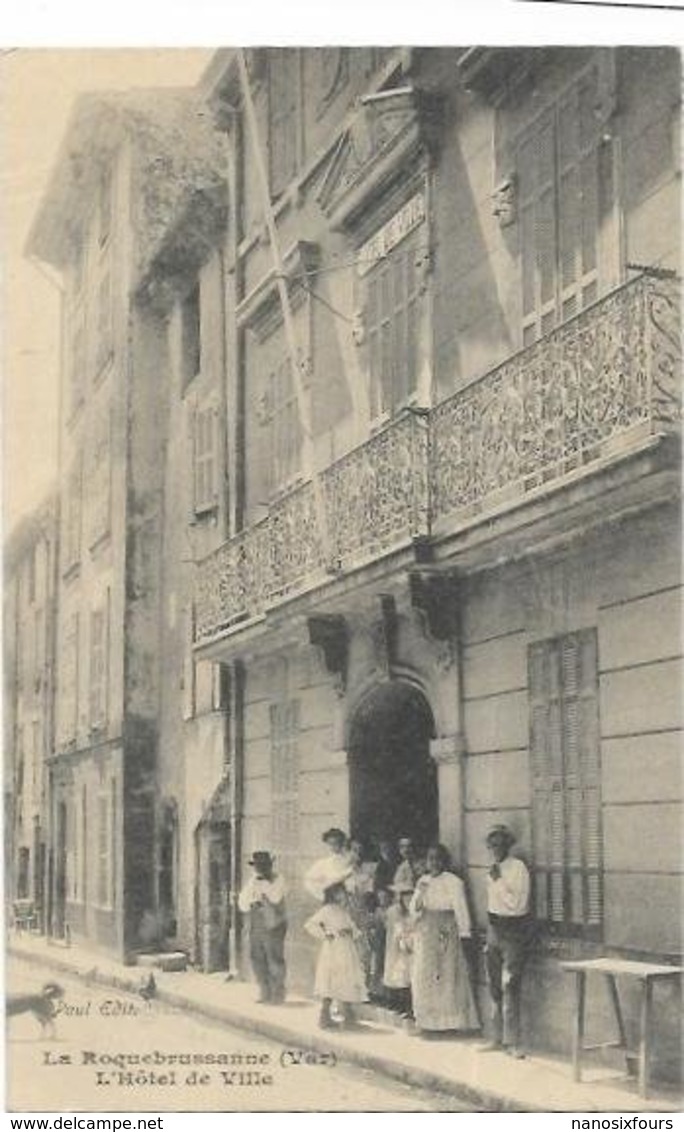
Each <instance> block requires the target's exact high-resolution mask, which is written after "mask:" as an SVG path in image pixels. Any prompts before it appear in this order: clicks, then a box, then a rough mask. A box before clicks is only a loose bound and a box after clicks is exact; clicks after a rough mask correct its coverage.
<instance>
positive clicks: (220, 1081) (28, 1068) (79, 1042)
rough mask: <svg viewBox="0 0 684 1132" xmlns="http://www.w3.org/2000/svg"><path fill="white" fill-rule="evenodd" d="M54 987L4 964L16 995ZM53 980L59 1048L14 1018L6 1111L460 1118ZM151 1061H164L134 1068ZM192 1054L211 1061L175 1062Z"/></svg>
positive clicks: (223, 1030)
mask: <svg viewBox="0 0 684 1132" xmlns="http://www.w3.org/2000/svg"><path fill="white" fill-rule="evenodd" d="M54 980H55V975H54V973H53V972H50V971H49V970H48V969H47V968H45V969H41V968H39V967H37V966H36V965H35V964H33V963H31V964H28V963H25V962H23V961H21V960H18V959H16V958H11V959H9V960H8V964H7V970H6V981H7V986H8V989H9V990H10V991H11V992H13V993H24V992H30V991H33V990H39V989H40V987H41V986H42V985H43V983H45V982H49V981H54ZM56 981H57V982H59V983H60V984H61V986H62V987H63V988H64V990H65V997H64V999H63V1000H62V1009H61V1013H60V1015H59V1016H58V1018H57V1024H56V1031H57V1032H56V1037H55V1038H54V1039H50V1038H49V1037H43V1036H41V1031H40V1026H39V1025H38V1023H37V1022H36V1020H35V1019H34V1018H33V1017H30V1016H27V1015H21V1016H19V1017H13V1018H11V1019H10V1020H9V1026H8V1039H7V1062H8V1065H7V1092H8V1099H7V1105H8V1108H9V1109H10V1110H12V1111H14V1112H36V1111H40V1110H41V1109H42V1110H46V1111H65V1112H68V1111H86V1112H87V1111H91V1112H93V1111H94V1112H106V1111H114V1112H117V1111H120V1112H123V1111H127V1110H128V1111H142V1112H147V1111H150V1112H156V1111H158V1112H164V1111H167V1112H169V1111H170V1112H176V1111H191V1110H195V1111H202V1110H205V1111H226V1112H230V1111H235V1110H246V1111H258V1110H262V1111H293V1110H295V1111H296V1110H313V1111H328V1112H330V1111H342V1112H344V1111H353V1112H364V1111H365V1112H379V1111H380V1112H444V1111H446V1112H454V1111H464V1109H463V1106H462V1105H459V1103H458V1102H457V1101H456V1100H454V1099H453V1098H451V1097H445V1096H436V1095H435V1094H433V1093H429V1092H427V1091H425V1090H421V1089H416V1088H413V1087H410V1086H408V1085H402V1084H401V1083H399V1082H396V1081H390V1080H389V1079H386V1078H382V1077H380V1076H378V1075H377V1074H375V1073H373V1072H372V1071H370V1070H364V1069H360V1068H351V1067H348V1066H331V1065H329V1064H314V1065H306V1064H301V1063H299V1061H300V1058H301V1057H302V1056H303V1054H304V1051H303V1050H297V1049H296V1048H290V1047H287V1048H286V1047H284V1046H282V1045H278V1044H277V1043H275V1042H272V1041H269V1040H268V1039H266V1038H261V1037H259V1038H256V1039H255V1040H252V1039H250V1038H248V1037H247V1035H246V1034H245V1033H244V1032H241V1031H238V1030H234V1029H230V1028H228V1027H227V1026H225V1025H221V1024H219V1023H214V1022H210V1021H206V1020H204V1019H201V1020H200V1019H197V1018H194V1017H188V1016H187V1015H184V1014H181V1013H180V1012H179V1011H176V1010H173V1009H172V1008H170V1007H168V1006H165V1005H164V1004H162V1003H145V1002H144V1001H143V1000H142V999H141V998H139V997H136V996H134V995H131V994H126V993H123V992H119V991H108V990H105V989H103V988H102V987H94V986H93V987H88V986H87V985H86V984H84V983H83V982H82V981H81V980H78V979H72V978H70V977H68V976H65V975H58V976H57V977H56ZM155 1051H157V1053H155ZM145 1054H148V1055H149V1054H152V1055H154V1057H155V1061H159V1062H160V1063H159V1064H153V1065H150V1064H142V1065H140V1064H134V1063H132V1062H131V1060H130V1059H131V1058H134V1057H135V1056H136V1055H137V1056H141V1055H145ZM157 1054H158V1055H162V1056H161V1057H158V1056H157ZM193 1054H196V1055H200V1059H201V1061H203V1062H204V1063H203V1064H202V1063H200V1059H195V1061H194V1063H192V1064H178V1063H170V1061H169V1059H170V1057H171V1056H174V1055H175V1056H176V1058H178V1057H179V1055H193ZM219 1056H222V1059H223V1063H220V1064H219V1063H218V1059H219ZM313 1056H314V1057H316V1056H318V1057H319V1058H320V1057H321V1056H324V1055H313ZM210 1057H213V1064H209V1063H208V1060H209V1058H210ZM228 1062H231V1063H230V1064H229V1063H228ZM295 1063H297V1064H295ZM152 1078H154V1081H153V1080H152ZM155 1082H156V1083H155Z"/></svg>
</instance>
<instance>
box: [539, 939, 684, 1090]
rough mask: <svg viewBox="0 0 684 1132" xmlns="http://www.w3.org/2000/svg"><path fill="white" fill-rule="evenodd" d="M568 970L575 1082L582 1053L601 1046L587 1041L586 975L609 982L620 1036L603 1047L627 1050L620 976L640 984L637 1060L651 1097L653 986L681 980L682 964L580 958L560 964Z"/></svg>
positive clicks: (640, 1080)
mask: <svg viewBox="0 0 684 1132" xmlns="http://www.w3.org/2000/svg"><path fill="white" fill-rule="evenodd" d="M561 967H563V968H564V970H566V971H574V973H575V1017H574V1025H573V1038H572V1068H573V1078H574V1080H575V1081H580V1080H581V1072H582V1054H583V1052H584V1051H585V1050H589V1049H597V1048H601V1047H600V1046H586V1045H585V1044H584V1018H585V1005H586V979H587V974H588V973H590V972H592V971H593V972H595V973H596V974H597V975H603V976H604V977H605V979H606V980H607V983H608V990H609V992H610V997H611V1001H612V1003H613V1010H614V1011H615V1020H616V1022H617V1029H618V1039H617V1041H614V1042H606V1043H602V1045H603V1046H607V1045H612V1046H616V1047H617V1048H618V1049H624V1050H625V1051H627V1049H628V1047H627V1039H626V1034H625V1023H624V1018H623V1014H622V1007H621V1004H620V995H619V993H618V986H617V979H618V977H619V976H625V977H628V978H633V979H638V980H639V982H640V983H641V1020H640V1028H639V1049H638V1052H637V1059H638V1086H639V1093H640V1095H641V1096H642V1097H646V1096H648V1076H649V1067H650V1055H651V1023H652V1017H651V1016H652V1004H653V986H654V984H655V983H657V982H662V981H664V980H667V979H678V978H680V977H681V975H682V974H683V973H684V968H682V967H670V966H667V965H666V964H664V963H663V964H658V963H642V962H640V961H638V960H636V959H609V958H600V959H578V960H572V961H567V962H564V963H561Z"/></svg>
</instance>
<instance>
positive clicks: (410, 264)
mask: <svg viewBox="0 0 684 1132" xmlns="http://www.w3.org/2000/svg"><path fill="white" fill-rule="evenodd" d="M418 255H419V249H418V236H417V235H413V236H409V237H407V238H406V239H404V240H403V241H402V242H401V243H400V244H399V245H398V246H397V247H395V248H393V249H392V251H391V252H389V253H388V254H387V255H386V256H385V257H384V258H383V259H381V260H380V261H379V262H378V263H377V264H376V265H375V266H374V267H373V268H372V269H371V271H369V273H368V275H367V291H366V310H365V325H366V341H367V348H368V369H369V373H370V382H371V411H372V416H373V417H374V418H378V417H381V416H384V415H388V414H389V415H391V414H392V413H394V412H395V411H396V410H397V409H398V408H399V407H400V406H401V405H403V404H405V403H406V401H407V400H408V398H409V397H410V395H411V394H412V393H413V391H414V390H415V387H416V380H417V377H418V372H417V371H418V319H419V313H420V281H419V272H418V270H417V256H418Z"/></svg>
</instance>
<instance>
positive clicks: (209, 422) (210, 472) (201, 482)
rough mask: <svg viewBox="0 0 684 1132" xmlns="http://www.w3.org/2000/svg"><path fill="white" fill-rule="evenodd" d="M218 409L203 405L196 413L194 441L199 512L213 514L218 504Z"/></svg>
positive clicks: (197, 510)
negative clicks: (210, 512)
mask: <svg viewBox="0 0 684 1132" xmlns="http://www.w3.org/2000/svg"><path fill="white" fill-rule="evenodd" d="M217 441H218V410H217V408H216V406H215V405H209V406H204V407H202V408H200V407H199V406H198V407H197V409H196V410H195V413H194V428H193V434H192V438H191V442H192V445H193V464H194V476H193V479H194V495H195V502H194V509H195V513H201V512H202V511H209V510H212V509H213V508H214V507H216V504H217V502H218V444H217Z"/></svg>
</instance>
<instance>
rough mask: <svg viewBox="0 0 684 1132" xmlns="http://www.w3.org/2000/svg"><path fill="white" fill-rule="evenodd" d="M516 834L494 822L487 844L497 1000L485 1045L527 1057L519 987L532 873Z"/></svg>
mask: <svg viewBox="0 0 684 1132" xmlns="http://www.w3.org/2000/svg"><path fill="white" fill-rule="evenodd" d="M514 843H515V834H514V833H513V832H512V831H511V830H510V829H509V828H508V826H507V825H495V826H493V827H492V829H490V831H489V833H488V834H487V839H486V844H487V848H488V849H489V852H490V853H491V855H492V857H493V863H492V866H491V868H490V870H489V873H488V876H487V911H488V918H489V924H488V927H487V948H486V965H487V978H488V982H489V993H490V995H491V997H492V1004H493V1012H492V1018H493V1033H492V1040H491V1041H490V1042H488V1043H487V1045H486V1046H484V1047H483V1048H484V1049H502V1048H503V1049H506V1051H507V1052H508V1053H510V1054H511V1055H512V1056H513V1057H516V1058H519V1057H524V1056H525V1054H524V1052H523V1050H522V1047H521V1044H520V1039H521V1034H520V990H521V984H522V974H523V969H524V966H525V961H526V959H527V953H528V950H529V946H530V936H531V930H530V929H531V920H530V874H529V872H528V870H527V866H526V865H525V864H524V862H523V861H521V860H520V859H519V858H518V857H511V856H510V849H511V846H512V845H513V844H514Z"/></svg>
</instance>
